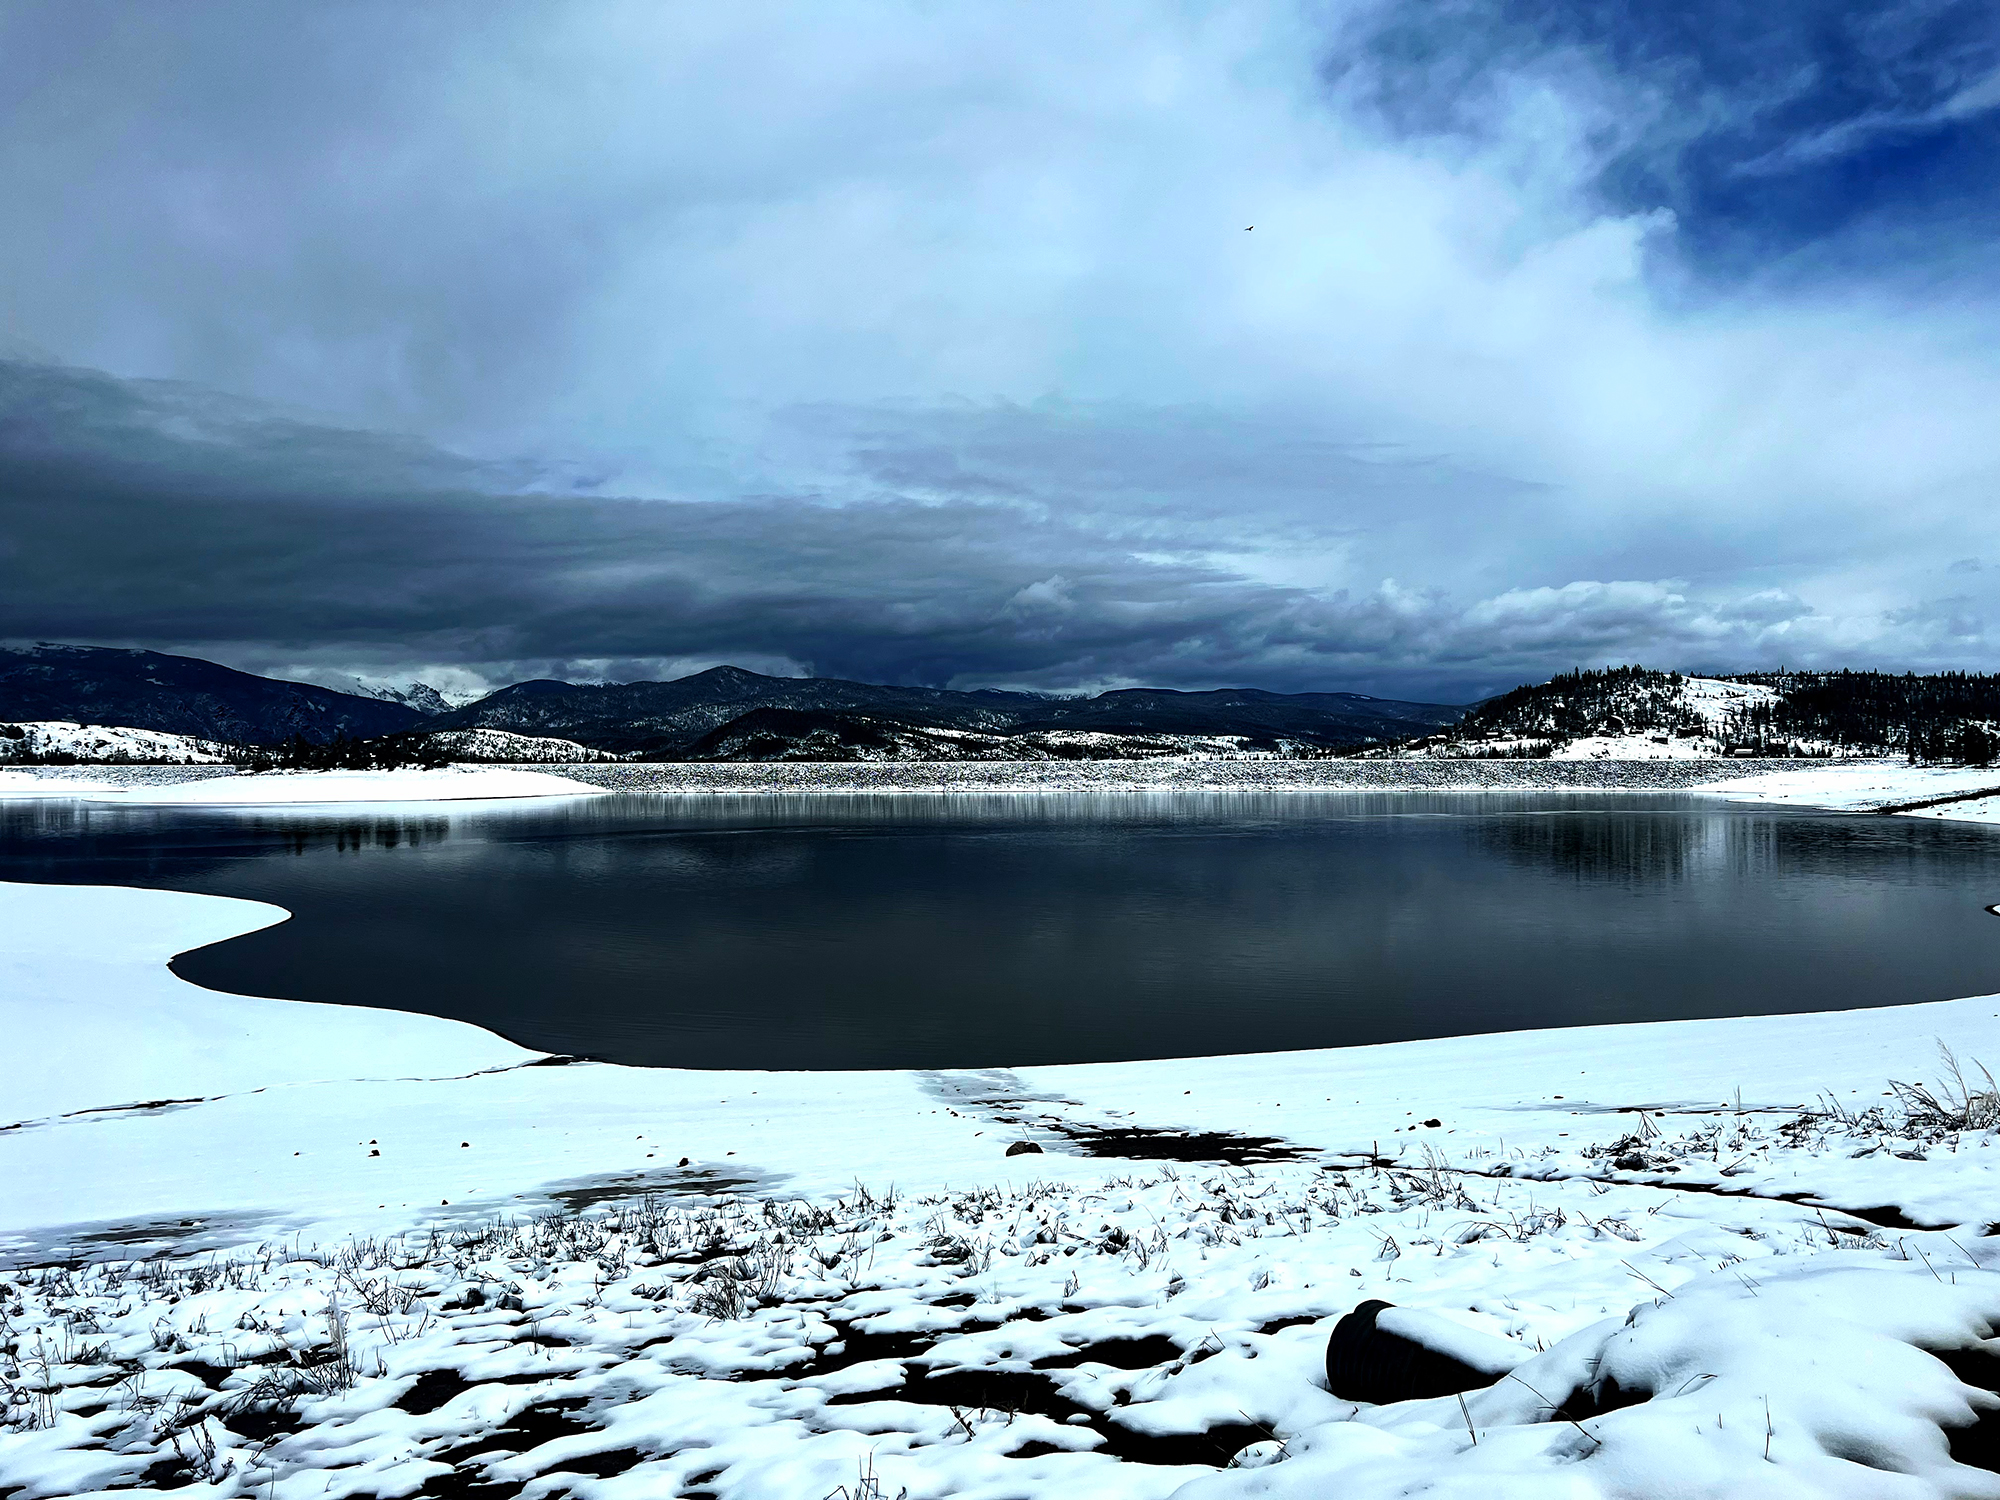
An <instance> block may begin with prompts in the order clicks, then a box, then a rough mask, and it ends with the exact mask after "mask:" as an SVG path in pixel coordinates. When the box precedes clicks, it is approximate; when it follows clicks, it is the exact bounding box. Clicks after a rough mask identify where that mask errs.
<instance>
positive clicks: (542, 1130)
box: [0, 766, 2000, 1500]
mask: <svg viewBox="0 0 2000 1500" xmlns="http://www.w3.org/2000/svg"><path fill="white" fill-rule="evenodd" d="M1843 771H1845V772H1847V773H1851V774H1849V775H1848V779H1846V780H1838V781H1835V780H1827V779H1825V778H1827V777H1828V775H1829V773H1830V772H1843ZM1805 774H1806V775H1807V776H1813V777H1819V778H1821V779H1820V780H1819V781H1818V782H1817V783H1816V785H1817V786H1818V788H1819V795H1820V798H1821V800H1822V801H1827V800H1833V799H1836V798H1841V797H1845V798H1847V799H1849V800H1848V801H1847V802H1846V803H1845V805H1850V806H1855V807H1863V806H1879V805H1882V804H1884V803H1899V802H1902V801H1910V800H1920V799H1922V798H1925V797H1929V796H1937V795H1948V794H1953V793H1956V792H1958V791H1962V790H1969V789H1973V783H1972V782H1971V781H1970V780H1969V779H1967V778H1965V777H1960V776H1958V775H1957V773H1949V772H1944V773H1940V772H1910V771H1908V770H1907V768H1887V770H1886V771H1885V769H1884V768H1881V767H1879V766H1878V767H1875V768H1872V769H1857V768H1839V767H1831V768H1829V767H1815V768H1814V769H1813V770H1812V771H1809V772H1807V773H1805ZM1870 775H1872V776H1874V777H1875V780H1874V781H1865V780H1864V779H1863V778H1865V777H1867V776H1870ZM210 784H211V785H214V784H215V783H210ZM1726 790H1727V792H1728V793H1729V794H1732V795H1733V794H1737V793H1738V792H1739V790H1742V791H1743V793H1744V794H1746V795H1751V796H1761V797H1767V798H1770V799H1772V800H1779V799H1789V798H1792V797H1794V796H1797V795H1799V792H1800V789H1799V788H1798V787H1797V786H1795V785H1793V784H1791V783H1789V782H1786V781H1783V780H1779V779H1772V780H1768V781H1767V782H1766V783H1765V784H1763V785H1757V784H1755V783H1750V782H1744V781H1734V782H1730V783H1728V785H1727V788H1726ZM1995 896H1996V898H2000V893H1995ZM280 916H281V914H280V913H278V912H277V911H276V910H275V909H273V908H270V907H267V906H260V905H257V904H255V903H249V902H238V901H227V900H224V899H222V898H215V897H204V896H192V895H184V894H180V893H172V892H151V891H129V890H104V889H91V888H50V887H29V886H19V885H0V932H4V933H6V934H7V935H8V936H7V939H6V942H5V944H4V949H0V965H4V968H0V1038H4V1042H5V1052H6V1061H7V1067H6V1068H5V1069H4V1070H3V1071H0V1183H5V1184H6V1191H5V1192H4V1193H0V1266H5V1265H8V1264H11V1265H12V1266H13V1267H14V1269H11V1270H8V1269H0V1411H4V1412H5V1413H6V1415H5V1416H4V1417H0V1494H4V1493H7V1492H10V1491H12V1492H15V1493H14V1494H13V1496H12V1500H43V1497H45V1496H57V1495H72V1494H90V1493H98V1492H102V1491H104V1490H107V1489H112V1488H131V1487H133V1486H138V1485H144V1486H152V1487H161V1488H175V1489H181V1490H184V1491H185V1492H186V1493H187V1494H189V1495H190V1496H191V1497H199V1500H208V1497H211V1496H216V1497H220V1496H243V1497H245V1500H249V1497H251V1496H252V1495H253V1494H255V1495H259V1496H267V1497H270V1500H308V1497H321V1496H328V1495H331V1496H362V1495H367V1496H382V1497H402V1496H412V1495H416V1496H425V1497H435V1500H446V1497H456V1496H461V1495H482V1496H487V1495H490V1496H493V1497H496V1500H504V1497H508V1496H513V1495H517V1494H518V1495H522V1496H524V1497H528V1500H542V1497H545V1496H548V1497H553V1496H556V1495H560V1494H563V1493H570V1494H573V1495H575V1496H577V1497H579V1500H626V1497H631V1500H640V1497H652V1496H657V1495H668V1494H676V1495H689V1496H696V1495H701V1496H714V1497H726V1500H738V1497H758V1500H762V1497H787V1500H789V1497H798V1496H803V1497H807V1500H821V1497H827V1496H835V1495H838V1496H841V1497H842V1500H862V1497H864V1496H865V1497H870V1500H890V1497H894V1496H897V1495H898V1494H899V1493H905V1492H906V1493H907V1495H908V1496H909V1497H910V1500H919V1497H931V1496H946V1495H950V1496H968V1497H972V1496H982V1497H994V1500H997V1497H1001V1496H1017V1497H1030V1500H1039V1497H1044V1496H1048V1497H1055V1496H1063V1497H1068V1496H1074V1495H1089V1496H1093V1497H1095V1496H1107V1497H1121V1496H1143V1497H1154V1496H1161V1497H1164V1496H1167V1495H1171V1494H1175V1493H1184V1494H1185V1495H1186V1497H1188V1500H1222V1497H1238V1496H1241V1497H1249V1496H1282V1497H1291V1496H1297V1497H1301V1500H1303V1497H1306V1496H1314V1497H1318V1496H1323V1495H1328V1494H1337V1495H1340V1496H1343V1497H1347V1496H1353V1497H1361V1500H1366V1497H1373V1496H1388V1495H1406V1494H1412V1493H1425V1494H1432V1495H1438V1496H1464V1497H1473V1496H1480V1497H1488V1496H1491V1497H1536V1500H1541V1497H1548V1496H1557V1495H1560V1496H1574V1497H1587V1496H1612V1495H1616V1496H1620V1497H1628V1500H1643V1497H1654V1496H1657V1497H1662V1500H1664V1497H1667V1496H1674V1497H1688V1496H1707V1497H1716V1500H1721V1497H1737V1496H1769V1497H1779V1496H1788V1497H1789V1496H1799V1497H1805V1496H1855V1497H1861V1496H1869V1497H1877V1496H1879V1497H1885V1500H1886V1497H1898V1500H1900V1497H1925V1496H1958V1497H1974V1496H1979V1497H2000V1474H1995V1473H1994V1472H1992V1465H1993V1464H1994V1463H1995V1461H1996V1459H1995V1455H1996V1452H2000V1441H1996V1437H1995V1432H1996V1423H2000V1396H1995V1395H1993V1394H1992V1393H1991V1392H1992V1388H1993V1387H1994V1386H1995V1385H1996V1384H2000V1379H1996V1377H1995V1376H1994V1374H1993V1371H1994V1370H1995V1369H1996V1368H2000V1341H1996V1340H1995V1338H1994V1335H1995V1332H1996V1328H2000V1239H1996V1238H1995V1237H1994V1236H1993V1235H1992V1233H1991V1231H1992V1230H1993V1229H1994V1228H1995V1226H1994V1223H1993V1221H1994V1220H1995V1219H1996V1218H2000V1172H1996V1163H1997V1162H2000V1151H1996V1149H1995V1146H1996V1142H2000V1135H1996V1131H1995V1128H1994V1127H1995V1126H1996V1124H2000V1100H1995V1099H1994V1098H1993V1096H1992V1092H1991V1090H1992V1083H1991V1080H1990V1079H1988V1078H1987V1077H1986V1076H1985V1074H1984V1073H1983V1072H1981V1071H1980V1070H1979V1069H1978V1068H1977V1066H1975V1065H1974V1060H1975V1059H1984V1060H1986V1061H1988V1062H1992V1061H1994V1060H1996V1058H2000V997H1980V998H1973V999H1964V1000H1955V1001H1948V1002H1943V1003H1935V1004H1925V1005H1913V1006H1902V1007H1892V1008H1885V1009H1882V1010H1876V1011H1849V1012H1840V1013H1834V1014H1827V1015H1788V1016H1773V1017H1759V1018H1746V1019H1737V1020H1723V1021H1693V1022H1674V1023H1663V1024H1654V1025H1628V1026H1606V1027H1595V1028H1585V1029H1577V1030H1569V1031H1550V1032H1533V1033H1517V1034H1512V1035H1503V1036H1487V1037H1470V1038H1457V1039H1448V1040H1440V1041H1427V1042H1412V1043H1403V1044H1397V1045H1393V1046H1379V1047H1365V1048H1352V1049H1342V1050H1332V1051H1320V1052H1303V1053H1289V1054H1266V1055H1261V1056H1255V1055H1253V1056H1237V1057H1223V1058H1207V1059H1196V1060H1181V1061H1168V1062H1155V1063H1123V1064H1106V1065H1093V1066H1073V1067H1048V1068H1022V1069H1009V1068H1007V1067H1005V1066H1003V1065H1002V1064H1004V1059H995V1060H993V1061H994V1063H995V1066H992V1067H986V1068H978V1069H956V1070H938V1071H933V1072H927V1073H910V1072H883V1073H863V1074H851V1073H850V1074H831V1073H830V1074H798V1073H794V1074H772V1073H744V1072H736V1073H721V1072H696V1071H675V1070H645V1069H631V1068H621V1067H613V1066H608V1065H599V1064H589V1063H579V1062H570V1063H567V1064H566V1065H562V1066H551V1065H549V1061H548V1060H543V1059H540V1058H537V1057H536V1056H535V1055H533V1054H529V1053H526V1052H523V1051H522V1050H521V1049H519V1048H515V1047H513V1046H512V1045H510V1044H508V1043H506V1042H504V1041H502V1040H500V1039H498V1038H496V1037H493V1036H491V1035H490V1034H488V1033H485V1032H483V1031H480V1030H479V1029H477V1028H475V1027H470V1026H466V1025H462V1024H459V1023H453V1022H446V1021H441V1020H434V1019H431V1018H425V1017H414V1016H403V1015H397V1014H393V1013H386V1012H379V1011H370V1010H365V1009H359V1008H357V1009H353V1010H348V1009H346V1008H342V1007H322V1006H308V1005H302V1004H298V1003H295V1002H288V1001H280V1000H258V999H251V998H244V997H233V996H220V995H215V994H212V993H210V992H207V991H203V990H199V989H196V988H194V987H192V986H189V985H186V984H184V983H182V982H181V981H180V980H178V979H176V978H175V977H174V976H173V975H172V974H171V973H170V972H169V971H168V970H167V969H166V968H165V967H164V961H165V959H166V958H167V957H168V956H169V955H170V954H172V953H173V952H176V951H182V950H184V949H186V948H188V947H192V946H196V945H199V944H203V943H208V942H213V941H217V940H219V939H220V938H222V937H224V936H226V935H229V934H231V933H234V932H243V931H249V930H253V929H254V928H256V927H259V926H262V925H265V924H267V923H269V922H270V921H273V920H277V919H279V918H280ZM356 993H357V999H365V998H366V976H365V975H357V978H356ZM1883 998H1884V1000H1885V1001H1893V1000H1894V999H1895V998H1896V997H1894V996H1891V995H1885V996H1884V997H1883ZM1940 1044H1943V1045H1944V1046H1946V1047H1949V1048H1950V1049H1951V1051H1952V1055H1953V1056H1954V1057H1955V1058H1956V1059H1958V1062H1957V1064H1956V1067H1957V1072H1956V1073H1955V1074H1954V1073H1953V1072H1952V1068H1953V1066H1954V1064H1953V1063H1951V1062H1949V1061H1947V1060H1946V1058H1945V1057H1944V1055H1943V1054H1941V1053H1940V1052H1939V1050H1938V1048H1939V1045H1940ZM1941 1073H1942V1074H1943V1080H1942V1081H1940V1075H1941ZM1891 1080H1901V1081H1902V1082H1903V1083H1905V1084H1910V1083H1924V1084H1926V1085H1927V1086H1928V1087H1927V1091H1924V1092H1918V1091H1914V1090H1912V1089H1909V1088H1901V1089H1899V1088H1897V1087H1896V1086H1895V1085H1894V1084H1892V1082H1891ZM1023 1142H1027V1143H1032V1144H1033V1145H1035V1146H1037V1147H1039V1148H1040V1149H1039V1150H1038V1151H1035V1152H1031V1153H1026V1154H1016V1155H1008V1154H1007V1152H1008V1150H1009V1148H1010V1147H1012V1146H1015V1145H1017V1144H1019V1143H1023ZM1175 1157H1178V1158H1184V1159H1181V1160H1174V1159H1172V1158H1175ZM1375 1298H1379V1299H1383V1300H1387V1301H1390V1302H1394V1303H1396V1304H1399V1305H1402V1306H1407V1307H1414V1308H1422V1309H1428V1310H1430V1311H1432V1312H1434V1313H1436V1314H1438V1315H1440V1316H1442V1317H1445V1318H1448V1319H1451V1320H1453V1321H1455V1322H1457V1323H1458V1324H1460V1325H1462V1326H1463V1327H1464V1328H1466V1329H1468V1330H1470V1331H1473V1332H1476V1333H1481V1334H1484V1335H1487V1336H1489V1337H1491V1338H1494V1339H1501V1340H1507V1341H1510V1342H1511V1343H1512V1344H1514V1345H1515V1346H1516V1347H1517V1349H1518V1351H1519V1357H1521V1358H1522V1359H1523V1360H1524V1361H1525V1362H1524V1363H1522V1364H1520V1365H1519V1366H1518V1367H1517V1368H1516V1369H1515V1371H1514V1372H1513V1374H1512V1375H1509V1376H1507V1377H1504V1378H1502V1379H1500V1380H1498V1381H1497V1382H1495V1383H1494V1384H1493V1385H1492V1386H1490V1387H1489V1388H1486V1389H1482V1390H1475V1391H1472V1392H1469V1393H1468V1394H1467V1395H1466V1396H1465V1398H1464V1401H1463V1403H1462V1404H1461V1403H1460V1401H1458V1400H1457V1399H1456V1398H1450V1397H1446V1398H1441V1399H1438V1400H1432V1401H1421V1402H1400V1403H1396V1404H1393V1405H1387V1406H1380V1407H1367V1406H1355V1405H1353V1404H1351V1403H1350V1402H1347V1401H1343V1400H1339V1399H1336V1398H1335V1397H1334V1396H1333V1395H1331V1394H1329V1392H1328V1391H1327V1390H1326V1389H1325V1388H1324V1377H1323V1374H1322V1373H1321V1370H1320V1362H1321V1359H1322V1355H1323V1352H1324V1348H1325V1342H1326V1337H1327V1334H1328V1331H1329V1329H1330V1328H1331V1327H1332V1325H1333V1323H1334V1321H1335V1320H1336V1319H1337V1318H1338V1317H1339V1316H1340V1315H1341V1314H1343V1313H1345V1312H1347V1311H1348V1310H1349V1309H1351V1308H1353V1307H1355V1306H1356V1305H1358V1304H1359V1303H1361V1302H1363V1301H1364V1300H1368V1299H1375ZM1961 1377H1963V1378H1961ZM1954 1455H1956V1458H1955V1457H1954ZM1232 1457H1234V1458H1235V1459H1236V1466H1235V1467H1225V1466H1226V1465H1229V1464H1230V1463H1231V1460H1232ZM1957 1460H1963V1462H1960V1461H1957ZM1972 1463H1983V1464H1985V1465H1986V1466H1987V1467H1985V1468H1977V1467H1968V1464H1972Z"/></svg>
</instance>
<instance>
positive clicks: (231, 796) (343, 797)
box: [91, 766, 598, 807]
mask: <svg viewBox="0 0 2000 1500" xmlns="http://www.w3.org/2000/svg"><path fill="white" fill-rule="evenodd" d="M597 792H598V788H596V787H593V786H586V785H584V784H583V783H581V782H577V781H572V780H570V779H569V778H568V777H564V776H555V775H551V774H549V773H548V772H545V771H521V770H515V769H511V768H506V767H499V766H476V767H475V766H446V767H444V768H442V769H439V770H434V771H421V770H404V771H259V772H257V773H255V774H244V775H238V776H218V777H211V778H206V779H203V780H200V781H181V782H171V783H154V784H151V785H140V784H135V785H128V786H123V787H104V788H101V789H99V790H98V791H96V792H94V793H92V794H91V795H92V796H93V797H96V798H101V799H104V800H110V801H116V802H119V803H124V804H140V803H143V804H145V805H146V806H149V807H152V806H162V807H273V806H314V805H326V804H339V805H343V806H351V805H353V804H355V803H381V802H466V801H474V800H486V799H490V798H511V797H588V796H594V795H596V794H597Z"/></svg>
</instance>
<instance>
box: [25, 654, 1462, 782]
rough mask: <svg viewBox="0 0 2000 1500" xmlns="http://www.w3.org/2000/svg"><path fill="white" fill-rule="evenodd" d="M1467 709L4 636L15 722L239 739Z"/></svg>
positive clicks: (1064, 745) (954, 745)
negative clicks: (351, 670) (351, 672)
mask: <svg viewBox="0 0 2000 1500" xmlns="http://www.w3.org/2000/svg"><path fill="white" fill-rule="evenodd" d="M357 686H358V684H357ZM378 694H379V695H381V696H377V695H378ZM440 710H443V711H440ZM1461 712H1462V710H1461V709H1459V708H1457V707H1455V706H1453V705H1449V704H1437V703H1408V702H1401V701H1398V700H1395V699H1387V698H1373V697H1369V696H1367V695H1365V694H1361V693H1267V692H1263V691H1260V690H1258V689H1255V688H1221V689H1216V690H1213V691H1208V692H1176V691H1173V690H1171V689H1166V688H1126V689H1117V690H1114V691H1110V692H1104V693H1099V694H1096V695H1095V696H1093V697H1087V698H1086V697H1078V698H1063V697H1056V696H1052V695H1047V694H1040V693H1020V692H1000V691H994V690H979V691H975V692H956V691H951V690H948V689H943V688H919V687H892V686H884V685H881V684H875V683H865V682H848V681H844V680H841V679H838V678H821V677H803V678H799V677H766V676H763V675H761V674H759V673H756V672H746V671H744V670H743V669H741V668H740V667H714V668H711V669H710V670H708V671H706V672H698V673H696V674H694V675H693V676H690V677H683V678H679V679H676V680H674V681H670V682H630V683H619V684H603V683H571V682H557V681H549V680H537V681H531V682H520V683H515V684H514V685H512V686H511V687H505V688H502V689H500V690H499V691H498V692H495V693H491V694H488V695H487V696H486V697H484V698H481V699H479V700H478V701H477V702H474V703H470V704H466V705H464V706H463V707H459V708H451V707H450V706H449V705H448V704H446V703H445V702H444V700H443V699H442V698H441V697H440V696H439V695H438V694H437V693H436V692H435V691H433V690H432V689H430V688H429V687H428V686H426V685H425V684H422V683H416V684H412V685H410V686H409V687H408V688H405V689H396V690H386V691H385V690H382V689H369V690H366V695H364V693H363V692H354V693H343V692H338V691H336V690H334V689H331V688H325V687H316V686H312V685H309V684H305V683H297V682H284V681H278V680H275V679H271V678H265V677H258V676H254V675H252V674H250V673H247V672H238V671H235V670H233V669H231V668H228V667H223V666H218V665H216V664H215V663H213V662H206V661H201V660H199V659H197V658H193V657H185V656H169V655H165V654H163V653H160V652H156V651H134V650H123V649H116V648H109V647H97V646H64V645H47V644H44V645H37V646H31V647H25V648H0V722H22V721H29V720H68V721H73V722H77V723H83V724H116V725H121V726H125V727H129V728H134V729H148V730H161V731H165V732H169V733H173V734H181V735H188V736H192V737H195V738H199V739H204V740H223V741H229V742H233V743H238V744H273V743H277V742H279V741H282V740H286V739H290V738H292V737H293V736H295V735H297V736H303V737H304V738H306V739H308V740H313V741H326V740H331V739H334V738H336V737H339V736H343V735H345V736H352V737H357V738H372V737H375V736H379V735H385V734H407V733H413V732H426V733H428V732H433V731H447V730H448V731H461V730H498V731H504V732H506V733H509V734H519V735H531V736H536V737H539V738H545V739H560V740H571V741H574V742H576V743H577V744H580V745H584V746H587V747H589V748H590V749H592V750H597V751H605V752H609V753H611V754H615V755H619V756H632V757H635V758H646V759H662V760H680V759H718V760H720V759H757V760H768V759H871V758H876V756H877V755H878V754H882V753H893V755H894V758H899V759H900V758H936V759H959V758H979V759H990V758H993V757H994V756H996V755H1003V754H1005V752H1006V750H1007V748H1008V747H1007V743H1006V742H1007V741H1009V740H1013V739H1018V740H1019V741H1020V745H1019V747H1018V748H1019V749H1020V750H1021V751H1022V753H1023V754H1025V755H1027V756H1028V757H1029V758H1035V759H1039V758H1043V757H1045V756H1048V755H1079V756H1091V757H1097V756H1117V755H1120V754H1123V753H1126V752H1128V751H1129V753H1132V754H1135V755H1159V754H1164V753H1174V752H1175V751H1176V749H1184V750H1188V751H1194V752H1196V753H1200V752H1203V751H1208V752H1213V751H1216V750H1231V749H1233V750H1238V751H1243V750H1248V751H1263V752H1276V753H1289V754H1319V753H1326V752H1329V751H1333V750H1339V749H1347V748H1352V747H1354V746H1359V745H1368V744H1381V743H1388V742H1393V741H1399V740H1403V739H1407V738H1409V737H1411V736H1413V735H1419V734H1423V733H1426V732H1428V731H1431V730H1434V729H1437V728H1439V727H1442V726H1445V725H1449V724H1451V723H1453V722H1454V721H1455V720H1456V719H1457V718H1458V717H1459V715H1460V713H1461ZM732 726H733V727H732ZM1128 741H1129V743H1126V742H1128ZM1179 741H1187V742H1188V743H1187V744H1186V745H1185V746H1181V745H1179V744H1177V742H1179ZM885 747H886V748H885Z"/></svg>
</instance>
